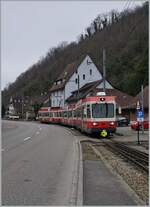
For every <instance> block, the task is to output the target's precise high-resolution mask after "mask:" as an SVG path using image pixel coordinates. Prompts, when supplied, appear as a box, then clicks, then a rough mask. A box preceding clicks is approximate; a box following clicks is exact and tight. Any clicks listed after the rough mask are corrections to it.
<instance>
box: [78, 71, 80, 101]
mask: <svg viewBox="0 0 150 207" xmlns="http://www.w3.org/2000/svg"><path fill="white" fill-rule="evenodd" d="M79 81H80V80H79V74H78V99H79V88H80V82H79Z"/></svg>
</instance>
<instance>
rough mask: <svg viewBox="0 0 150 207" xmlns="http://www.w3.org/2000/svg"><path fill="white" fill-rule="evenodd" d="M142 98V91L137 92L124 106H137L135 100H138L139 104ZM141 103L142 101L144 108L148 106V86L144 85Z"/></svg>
mask: <svg viewBox="0 0 150 207" xmlns="http://www.w3.org/2000/svg"><path fill="white" fill-rule="evenodd" d="M141 100H142V92H140V93H138V94H137V95H136V96H135V97H134V98H133V99H132V100H131V102H129V103H127V104H126V105H125V107H124V108H131V109H136V107H137V102H138V101H139V102H140V104H141ZM143 103H144V108H149V86H146V87H145V88H144V90H143Z"/></svg>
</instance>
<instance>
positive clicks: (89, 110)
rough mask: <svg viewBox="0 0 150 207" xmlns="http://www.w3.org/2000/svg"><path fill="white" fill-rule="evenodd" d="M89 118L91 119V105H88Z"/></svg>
mask: <svg viewBox="0 0 150 207" xmlns="http://www.w3.org/2000/svg"><path fill="white" fill-rule="evenodd" d="M87 118H91V109H90V105H87Z"/></svg>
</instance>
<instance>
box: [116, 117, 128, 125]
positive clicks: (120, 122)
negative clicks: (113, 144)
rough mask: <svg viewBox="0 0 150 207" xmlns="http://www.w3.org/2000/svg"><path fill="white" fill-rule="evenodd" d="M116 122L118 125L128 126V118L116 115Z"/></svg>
mask: <svg viewBox="0 0 150 207" xmlns="http://www.w3.org/2000/svg"><path fill="white" fill-rule="evenodd" d="M116 122H117V126H118V127H122V126H128V125H129V123H130V121H129V119H128V118H126V117H117V118H116Z"/></svg>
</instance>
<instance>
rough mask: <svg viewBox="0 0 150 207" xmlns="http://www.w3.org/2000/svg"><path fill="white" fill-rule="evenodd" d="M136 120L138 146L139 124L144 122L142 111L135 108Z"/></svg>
mask: <svg viewBox="0 0 150 207" xmlns="http://www.w3.org/2000/svg"><path fill="white" fill-rule="evenodd" d="M136 118H137V122H138V125H137V140H138V144H140V135H139V131H140V122H143V121H144V111H143V110H141V109H138V108H137V113H136Z"/></svg>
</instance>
